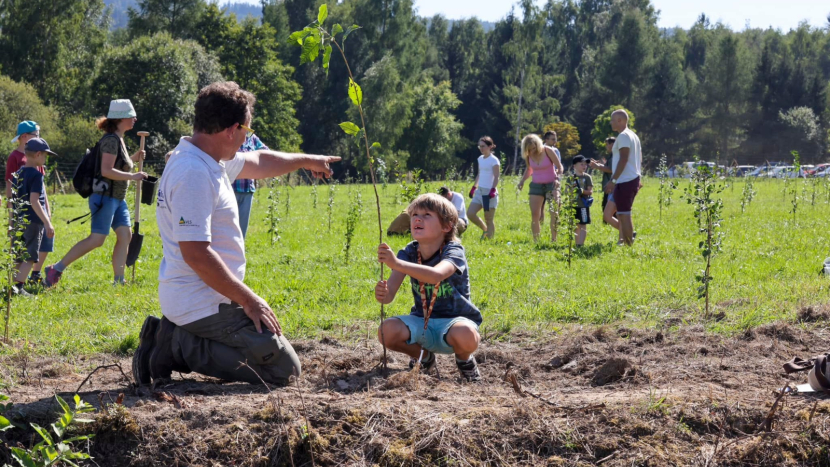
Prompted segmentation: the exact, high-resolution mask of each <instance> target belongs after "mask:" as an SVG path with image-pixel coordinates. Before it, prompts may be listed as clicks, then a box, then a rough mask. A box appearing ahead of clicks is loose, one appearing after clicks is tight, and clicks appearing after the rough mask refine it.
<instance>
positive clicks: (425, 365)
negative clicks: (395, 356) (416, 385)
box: [409, 351, 438, 374]
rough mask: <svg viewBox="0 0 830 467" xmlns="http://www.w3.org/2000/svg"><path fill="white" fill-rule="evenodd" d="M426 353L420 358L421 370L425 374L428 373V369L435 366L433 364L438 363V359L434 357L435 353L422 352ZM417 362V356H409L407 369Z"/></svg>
mask: <svg viewBox="0 0 830 467" xmlns="http://www.w3.org/2000/svg"><path fill="white" fill-rule="evenodd" d="M424 353H426V354H427V356H426V358H422V359H421V371H422V372H423V373H424V374H426V373H429V372H430V370H432V369H433V368H435V365H436V364H437V363H438V359H437V358H435V354H434V353H432V352H428V351H427V352H424ZM416 363H418V359H417V358H410V359H409V369H410V370H412V369H414V368H415V364H416Z"/></svg>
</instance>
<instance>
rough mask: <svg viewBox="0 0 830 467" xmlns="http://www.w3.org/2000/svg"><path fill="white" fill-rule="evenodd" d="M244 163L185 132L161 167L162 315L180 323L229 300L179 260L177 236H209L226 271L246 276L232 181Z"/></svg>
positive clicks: (158, 211) (195, 238) (208, 313)
mask: <svg viewBox="0 0 830 467" xmlns="http://www.w3.org/2000/svg"><path fill="white" fill-rule="evenodd" d="M244 165H245V160H244V159H243V156H242V154H240V153H237V154H236V157H235V158H234V159H232V160H230V161H224V162H216V161H215V160H214V159H213V158H212V157H210V156H209V155H207V154H206V153H205V152H203V151H202V150H200V149H199V148H197V147H196V146H194V145H193V144H191V143H190V139H189V138H187V137H185V138H182V139H181V140H180V141H179V145H178V146H176V149H175V150H173V155H172V156H170V160H169V162H168V163H167V166H166V167H165V168H164V174H163V175H162V177H161V181H160V182H159V189H158V205H157V209H156V219H157V221H158V227H159V234H160V235H161V242H162V248H163V251H164V257H163V258H162V260H161V266H160V267H159V303H160V304H161V312H162V313H163V314H164V316H166V317H167V319H169V320H170V321H172V322H173V323H175V324H177V325H179V326H182V325H185V324H188V323H192V322H194V321H197V320H199V319H202V318H206V317H208V316H211V315H214V314H216V313H218V311H219V304H220V303H230V300H229V299H228V298H227V297H224V296H223V295H221V294H220V293H219V292H217V291H215V290H213V289H212V288H210V287H209V286H208V285H207V284H205V283H204V281H202V279H200V278H199V276H198V275H197V274H196V272H194V271H193V269H191V268H190V266H188V265H187V263H185V262H184V259H182V251H181V249H180V248H179V242H187V241H195V242H210V246H211V248H212V249H213V250H214V251H215V252H216V253H217V254H218V255H219V257H220V258H221V259H222V261H223V262H224V263H225V265H226V266H227V267H228V269H230V271H231V273H232V274H234V275H235V276H236V277H237V278H238V279H239V280H242V279H243V278H244V277H245V241H244V240H243V238H242V229H240V227H239V208H238V207H237V204H236V196H235V195H234V192H233V188H232V186H231V182H232V181H233V180H235V179H236V177H237V176H238V175H239V172H241V171H242V167H243V166H244Z"/></svg>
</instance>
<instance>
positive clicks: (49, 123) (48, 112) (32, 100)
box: [0, 75, 60, 160]
mask: <svg viewBox="0 0 830 467" xmlns="http://www.w3.org/2000/svg"><path fill="white" fill-rule="evenodd" d="M23 120H33V121H35V122H37V123H38V124H39V125H40V128H41V136H43V137H44V138H46V139H47V141H49V140H51V139H53V137H54V136H57V134H58V133H59V132H60V131H59V129H58V126H57V123H58V120H59V117H58V112H57V111H56V110H55V109H54V108H52V107H49V106H47V105H45V104H44V103H43V101H42V100H41V99H40V97H39V96H38V95H37V91H36V90H35V88H34V87H33V86H32V85H30V84H26V83H21V82H17V81H14V80H13V79H11V78H9V77H8V76H3V75H0V157H1V158H3V160H5V157H6V156H7V155H8V154H9V153H10V152H11V151H12V149H14V148H16V147H17V145H16V144H12V143H11V142H10V140H11V139H12V138H13V137H14V135H15V133H16V131H17V124H18V123H20V122H21V121H23Z"/></svg>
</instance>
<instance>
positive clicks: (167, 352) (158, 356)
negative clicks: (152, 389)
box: [149, 316, 176, 381]
mask: <svg viewBox="0 0 830 467" xmlns="http://www.w3.org/2000/svg"><path fill="white" fill-rule="evenodd" d="M175 330H176V325H175V324H173V323H172V322H170V320H169V319H167V318H166V317H163V316H162V318H161V322H160V323H159V326H158V330H157V331H156V343H155V345H154V346H153V351H152V352H151V353H150V361H149V367H150V375H151V376H152V377H153V380H154V381H155V380H157V379H161V378H164V379H168V378H170V376H172V375H173V370H174V369H176V368H174V367H175V366H176V364H175V361H174V360H173V332H174V331H175Z"/></svg>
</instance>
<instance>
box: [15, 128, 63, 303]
mask: <svg viewBox="0 0 830 467" xmlns="http://www.w3.org/2000/svg"><path fill="white" fill-rule="evenodd" d="M24 151H25V154H26V165H24V166H23V167H22V168H20V170H18V171H17V172H16V173H15V175H14V176H13V177H12V178H13V180H12V182H13V184H14V189H15V193H14V196H15V198H16V199H17V200H22V201H26V202H28V204H24V205H22V206H20V205H18V209H17V212H16V213H15V214H16V219H15V222H16V223H18V224H25V226H26V227H25V230H24V231H23V247H24V248H22V251H20V254H19V255H18V263H17V273H16V275H15V278H14V280H15V289H16V290H15V292H16V293H19V294H24V295H26V294H27V293H26V292H25V291H24V290H23V285H24V284H23V283H24V282H25V281H26V277H27V276H28V275H29V271H30V270H31V269H32V267H33V266H34V265H35V264H36V263H37V262H38V253H39V250H40V244H41V242H42V241H43V238H44V237H46V238H49V239H52V238H54V237H55V228H54V227H53V226H52V221H51V219H50V218H49V214H48V212H47V210H46V206H47V200H46V189H45V188H46V187H45V186H44V183H43V174H42V173H41V171H40V170H39V169H42V168H43V166H44V165H45V164H46V156H47V154H52V155H54V156H57V154H55V153H54V152H52V150H51V149H50V148H49V144H48V143H47V142H46V141H45V140H43V139H41V138H31V139H29V140H28V141H27V142H26V146H25V148H24Z"/></svg>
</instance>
